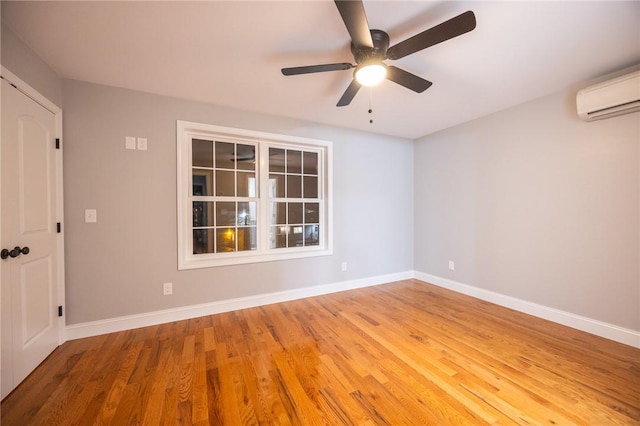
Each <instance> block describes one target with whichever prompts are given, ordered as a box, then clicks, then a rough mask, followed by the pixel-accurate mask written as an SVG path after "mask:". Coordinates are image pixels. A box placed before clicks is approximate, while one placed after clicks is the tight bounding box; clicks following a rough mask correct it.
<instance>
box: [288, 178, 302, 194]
mask: <svg viewBox="0 0 640 426" xmlns="http://www.w3.org/2000/svg"><path fill="white" fill-rule="evenodd" d="M287 198H302V176H296V175H287Z"/></svg>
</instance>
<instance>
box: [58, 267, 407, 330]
mask: <svg viewBox="0 0 640 426" xmlns="http://www.w3.org/2000/svg"><path fill="white" fill-rule="evenodd" d="M410 278H413V271H406V272H399V273H395V274H387V275H379V276H375V277H369V278H361V279H357V280H351V281H341V282H337V283H333V284H323V285H318V286H314V287H305V288H300V289H295V290H286V291H279V292H275V293H266V294H258V295H255V296H248V297H241V298H237V299H229V300H221V301H217V302H211V303H203V304H199V305H191V306H184V307H180V308H173V309H165V310H162V311H155V312H147V313H144V314H137V315H128V316H123V317H117V318H110V319H105V320H99V321H91V322H85V323H79V324H71V325H68V326H67V327H66V329H65V332H66V333H65V334H66V336H65V337H66V340H74V339H81V338H83V337H91V336H98V335H100V334H106V333H114V332H118V331H123V330H131V329H134V328H140V327H147V326H151V325H158V324H164V323H168V322H173V321H180V320H185V319H190V318H197V317H202V316H207V315H213V314H219V313H222V312H229V311H235V310H238V309H245V308H253V307H256V306H262V305H269V304H272V303H279V302H287V301H290V300H296V299H302V298H305V297H313V296H320V295H323V294H329V293H336V292H339V291H345V290H353V289H356V288H362V287H370V286H374V285H379V284H386V283H390V282H394V281H400V280H406V279H410Z"/></svg>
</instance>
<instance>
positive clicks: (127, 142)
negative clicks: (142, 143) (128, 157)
mask: <svg viewBox="0 0 640 426" xmlns="http://www.w3.org/2000/svg"><path fill="white" fill-rule="evenodd" d="M124 147H125V148H126V149H136V138H135V137H133V136H126V137H125V138H124Z"/></svg>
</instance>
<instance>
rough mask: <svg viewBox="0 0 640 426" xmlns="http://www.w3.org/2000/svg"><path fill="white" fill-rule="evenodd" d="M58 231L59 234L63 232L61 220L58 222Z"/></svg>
mask: <svg viewBox="0 0 640 426" xmlns="http://www.w3.org/2000/svg"><path fill="white" fill-rule="evenodd" d="M56 232H57V233H58V234H59V233H61V232H62V224H61V223H60V222H58V223H56Z"/></svg>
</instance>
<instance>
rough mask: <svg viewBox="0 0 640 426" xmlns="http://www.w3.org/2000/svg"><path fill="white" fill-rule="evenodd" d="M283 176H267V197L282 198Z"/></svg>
mask: <svg viewBox="0 0 640 426" xmlns="http://www.w3.org/2000/svg"><path fill="white" fill-rule="evenodd" d="M284 196H285V195H284V175H269V197H271V198H284Z"/></svg>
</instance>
